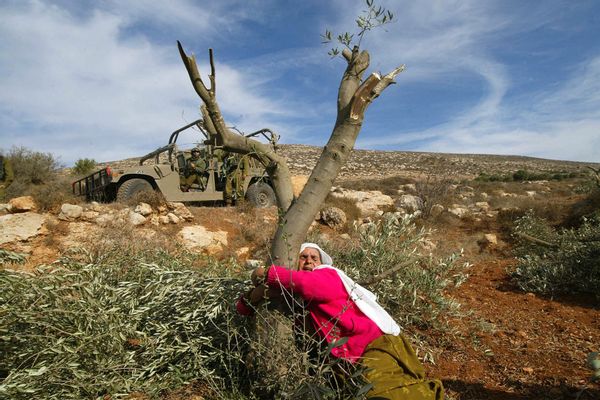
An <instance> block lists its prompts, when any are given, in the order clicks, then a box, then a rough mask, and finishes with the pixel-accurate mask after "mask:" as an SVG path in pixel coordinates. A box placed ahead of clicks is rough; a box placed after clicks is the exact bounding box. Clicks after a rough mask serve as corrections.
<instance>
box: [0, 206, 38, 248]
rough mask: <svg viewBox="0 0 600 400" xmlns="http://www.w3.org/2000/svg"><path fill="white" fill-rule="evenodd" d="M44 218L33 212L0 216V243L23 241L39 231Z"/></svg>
mask: <svg viewBox="0 0 600 400" xmlns="http://www.w3.org/2000/svg"><path fill="white" fill-rule="evenodd" d="M45 221H46V218H45V217H44V216H43V215H40V214H37V213H34V212H23V213H19V214H7V215H2V216H0V244H4V243H11V242H16V241H23V240H27V239H29V238H32V237H34V236H37V235H39V234H40V233H41V230H42V227H43V225H44V222H45Z"/></svg>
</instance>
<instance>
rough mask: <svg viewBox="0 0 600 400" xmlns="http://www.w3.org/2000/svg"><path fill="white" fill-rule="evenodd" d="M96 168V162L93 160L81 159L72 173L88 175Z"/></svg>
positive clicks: (76, 162)
mask: <svg viewBox="0 0 600 400" xmlns="http://www.w3.org/2000/svg"><path fill="white" fill-rule="evenodd" d="M95 168H96V160H94V159H91V158H80V159H79V160H77V161H75V165H74V166H73V170H72V171H71V172H72V173H73V174H75V175H88V174H89V173H90V172H92V171H93V170H94V169H95Z"/></svg>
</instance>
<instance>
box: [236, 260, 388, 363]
mask: <svg viewBox="0 0 600 400" xmlns="http://www.w3.org/2000/svg"><path fill="white" fill-rule="evenodd" d="M266 284H267V285H268V286H270V287H274V288H279V287H280V285H281V286H282V287H284V288H285V289H287V290H288V291H290V292H292V293H294V294H298V295H300V297H302V298H303V299H304V300H305V305H306V308H307V310H308V311H309V313H310V316H311V320H312V322H313V325H314V327H315V329H316V331H317V332H318V334H319V335H320V336H321V337H324V338H325V340H326V341H327V343H331V342H334V341H336V340H338V339H340V338H343V337H347V338H348V341H347V342H346V343H345V344H343V345H341V346H339V347H335V348H333V349H332V350H331V354H332V355H333V356H335V357H339V358H343V359H346V360H348V361H351V362H355V361H357V359H358V358H359V357H360V356H361V355H362V354H363V352H364V350H365V347H367V345H368V344H369V343H371V342H372V341H373V340H375V339H377V338H378V337H379V336H381V335H383V332H382V331H381V330H380V329H379V327H378V326H377V325H376V324H375V323H374V322H373V321H371V320H370V319H369V318H368V317H367V316H366V315H365V314H363V312H362V311H360V310H359V309H358V307H356V305H355V304H354V302H353V301H352V300H350V297H349V296H348V292H347V291H346V288H345V287H344V284H343V283H342V281H341V280H340V277H339V276H338V274H337V272H335V270H333V269H330V268H323V269H317V270H314V271H292V270H289V269H286V268H284V267H278V266H275V265H274V266H272V267H271V268H270V269H269V273H268V275H267V280H266ZM237 309H238V312H239V313H240V314H242V315H249V314H251V313H252V310H251V309H250V308H249V307H248V306H246V304H245V303H244V302H243V301H238V303H237Z"/></svg>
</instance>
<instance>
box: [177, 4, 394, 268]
mask: <svg viewBox="0 0 600 400" xmlns="http://www.w3.org/2000/svg"><path fill="white" fill-rule="evenodd" d="M366 3H367V10H366V11H364V13H363V14H362V15H361V16H359V18H358V19H357V21H356V22H357V24H358V34H357V35H350V34H349V33H344V34H340V35H338V36H337V42H339V44H340V45H341V48H342V50H339V49H338V48H334V49H332V50H331V51H330V52H329V54H330V55H332V56H341V57H339V58H341V59H343V60H344V61H345V62H346V69H345V71H344V73H343V75H342V77H341V81H340V86H339V89H338V96H337V118H336V121H335V126H334V128H333V131H332V133H331V136H330V138H329V141H328V142H327V144H326V145H325V147H324V148H323V152H322V154H321V156H320V158H319V160H318V162H317V164H316V166H315V168H314V169H313V171H312V173H311V175H310V177H309V179H308V182H307V183H306V185H305V187H304V189H303V191H302V192H301V194H300V195H299V196H298V197H297V198H295V197H294V194H293V191H292V184H291V174H290V170H289V168H288V166H287V164H286V160H285V159H284V158H283V157H282V156H281V155H279V154H277V153H276V152H275V150H274V148H273V147H272V146H270V145H267V144H263V143H261V142H259V141H257V140H254V139H252V138H247V137H244V136H241V135H238V134H236V133H234V132H232V131H231V130H229V129H228V128H227V126H226V124H225V120H224V118H223V115H222V113H221V110H220V108H219V104H218V102H217V82H216V71H215V64H214V59H213V52H212V49H211V50H209V58H210V68H211V71H210V74H209V75H208V80H209V81H208V82H209V84H208V85H207V84H206V82H205V81H204V80H203V79H202V77H201V74H200V72H199V70H198V67H197V64H196V59H195V57H194V55H191V56H189V55H187V54H186V52H185V50H184V49H183V46H182V45H181V43H180V42H178V47H179V52H180V55H181V58H182V60H183V63H184V64H185V67H186V69H187V72H188V74H189V77H190V80H191V82H192V85H193V87H194V89H195V90H196V93H197V94H198V96H200V98H201V100H202V103H203V104H202V106H201V111H202V115H203V119H204V124H205V128H206V130H207V131H208V133H209V135H210V136H211V137H210V139H211V140H214V141H215V143H216V144H217V145H220V146H223V148H224V149H225V150H227V151H230V152H235V153H241V154H249V155H251V156H252V157H255V158H256V159H257V160H258V161H260V162H261V163H262V164H263V165H264V166H265V168H266V170H267V173H268V174H269V177H270V179H271V182H272V183H273V189H274V191H275V195H276V197H277V206H278V208H279V224H278V229H277V231H276V233H275V237H274V238H273V241H272V246H271V257H272V259H271V260H269V261H270V262H272V263H275V264H279V265H295V263H296V259H297V256H298V254H297V253H298V249H299V248H300V244H301V243H302V242H303V241H304V239H305V237H306V234H307V232H308V229H309V227H310V224H311V222H312V221H313V220H314V217H315V215H316V214H317V212H319V208H320V206H321V204H322V203H323V201H324V200H325V198H326V197H327V194H328V193H329V191H330V189H331V186H332V185H333V182H334V180H335V179H336V177H337V176H338V173H339V172H340V169H341V168H342V166H343V165H344V164H345V163H346V161H347V160H348V157H349V156H350V153H351V152H352V149H353V148H354V144H355V142H356V138H357V137H358V134H359V132H360V130H361V127H362V123H363V121H364V118H365V111H366V109H367V107H368V106H369V104H370V103H371V102H372V101H373V100H375V99H376V98H377V97H378V96H379V95H380V94H381V93H382V92H383V91H384V90H385V89H386V88H387V87H388V86H389V85H390V84H392V83H394V79H395V77H396V76H397V75H398V74H399V73H400V72H402V71H403V70H404V65H401V66H399V67H397V68H395V69H394V70H392V71H391V72H389V73H388V74H386V75H382V74H380V73H377V72H373V73H371V74H369V75H368V76H367V77H366V78H363V76H364V75H365V73H366V71H367V69H368V67H369V63H370V56H369V53H368V52H367V51H366V50H362V49H361V48H360V44H361V41H362V38H363V37H364V35H365V33H367V32H368V31H369V30H371V29H373V28H375V27H377V26H380V25H383V24H386V23H388V22H390V21H391V20H392V18H393V14H392V13H391V12H389V11H387V10H385V9H384V8H382V7H377V6H374V5H373V0H367V1H366ZM322 37H323V38H324V39H325V42H331V41H333V40H332V34H331V32H329V31H326V32H325V34H324V35H323V36H322Z"/></svg>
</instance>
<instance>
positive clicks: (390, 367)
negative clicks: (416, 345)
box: [361, 335, 444, 400]
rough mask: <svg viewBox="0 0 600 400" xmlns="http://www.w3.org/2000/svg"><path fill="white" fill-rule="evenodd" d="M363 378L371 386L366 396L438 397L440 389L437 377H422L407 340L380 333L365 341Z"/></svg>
mask: <svg viewBox="0 0 600 400" xmlns="http://www.w3.org/2000/svg"><path fill="white" fill-rule="evenodd" d="M361 363H362V365H363V366H365V367H366V368H367V370H366V372H365V373H364V376H365V378H366V379H367V381H368V382H370V383H371V384H372V385H373V387H372V388H371V390H370V391H369V392H368V393H367V398H372V399H374V398H378V399H389V400H400V399H406V400H409V399H410V400H425V399H427V400H442V399H443V398H444V388H443V386H442V382H440V381H439V380H437V379H431V380H428V379H425V369H424V368H423V365H422V364H421V362H420V361H419V359H418V358H417V356H416V354H415V352H414V350H413V349H412V347H411V346H410V344H409V342H408V340H407V339H406V338H405V337H404V336H402V335H399V336H392V335H383V336H381V337H379V338H377V339H375V340H374V341H373V342H372V343H371V344H369V345H368V346H367V348H366V350H365V352H364V354H363V357H362V359H361Z"/></svg>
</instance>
